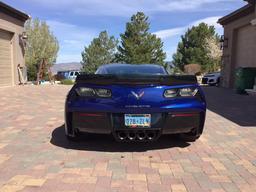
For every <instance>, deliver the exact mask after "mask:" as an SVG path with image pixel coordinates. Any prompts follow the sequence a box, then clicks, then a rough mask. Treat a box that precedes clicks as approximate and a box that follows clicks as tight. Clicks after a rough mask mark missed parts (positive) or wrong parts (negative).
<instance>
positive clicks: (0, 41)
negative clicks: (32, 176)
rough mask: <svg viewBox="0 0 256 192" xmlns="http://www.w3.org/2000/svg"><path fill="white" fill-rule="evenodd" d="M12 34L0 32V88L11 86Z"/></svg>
mask: <svg viewBox="0 0 256 192" xmlns="http://www.w3.org/2000/svg"><path fill="white" fill-rule="evenodd" d="M11 39H12V34H11V33H8V32H6V31H3V30H0V87H2V86H10V85H12V75H13V73H12V52H11V46H12V45H11Z"/></svg>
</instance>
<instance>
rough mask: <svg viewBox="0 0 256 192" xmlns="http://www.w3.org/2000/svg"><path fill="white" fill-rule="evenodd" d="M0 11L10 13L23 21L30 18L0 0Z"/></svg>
mask: <svg viewBox="0 0 256 192" xmlns="http://www.w3.org/2000/svg"><path fill="white" fill-rule="evenodd" d="M0 12H3V13H5V14H7V15H10V16H12V17H15V18H16V19H18V20H21V21H23V22H25V21H26V20H28V19H29V18H30V16H29V15H28V14H26V13H24V12H22V11H20V10H17V9H15V8H13V7H11V6H9V5H7V4H5V3H4V2H2V1H0Z"/></svg>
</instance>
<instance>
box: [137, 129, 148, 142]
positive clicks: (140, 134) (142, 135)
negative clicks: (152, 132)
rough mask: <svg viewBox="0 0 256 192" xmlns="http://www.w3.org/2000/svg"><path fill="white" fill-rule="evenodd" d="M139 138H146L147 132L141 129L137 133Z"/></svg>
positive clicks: (141, 139)
mask: <svg viewBox="0 0 256 192" xmlns="http://www.w3.org/2000/svg"><path fill="white" fill-rule="evenodd" d="M137 138H138V139H139V140H140V141H143V140H144V139H145V138H146V134H145V133H144V132H143V131H140V132H138V133H137Z"/></svg>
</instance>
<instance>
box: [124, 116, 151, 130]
mask: <svg viewBox="0 0 256 192" xmlns="http://www.w3.org/2000/svg"><path fill="white" fill-rule="evenodd" d="M124 122H125V126H127V127H150V125H151V115H150V114H125V115H124Z"/></svg>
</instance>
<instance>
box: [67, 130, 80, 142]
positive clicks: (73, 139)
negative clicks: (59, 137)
mask: <svg viewBox="0 0 256 192" xmlns="http://www.w3.org/2000/svg"><path fill="white" fill-rule="evenodd" d="M79 135H80V134H79V132H78V131H76V132H75V133H74V136H70V135H66V138H67V139H68V140H69V141H73V142H75V141H78V140H79Z"/></svg>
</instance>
